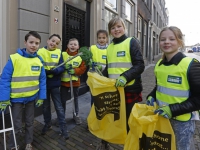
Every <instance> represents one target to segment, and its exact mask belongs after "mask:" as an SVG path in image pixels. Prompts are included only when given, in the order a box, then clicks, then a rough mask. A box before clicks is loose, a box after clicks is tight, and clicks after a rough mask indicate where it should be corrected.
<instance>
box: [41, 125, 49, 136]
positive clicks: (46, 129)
mask: <svg viewBox="0 0 200 150" xmlns="http://www.w3.org/2000/svg"><path fill="white" fill-rule="evenodd" d="M49 129H51V125H48V124H45V125H44V127H43V129H42V133H41V134H42V135H45V134H46V132H47V131H48V130H49Z"/></svg>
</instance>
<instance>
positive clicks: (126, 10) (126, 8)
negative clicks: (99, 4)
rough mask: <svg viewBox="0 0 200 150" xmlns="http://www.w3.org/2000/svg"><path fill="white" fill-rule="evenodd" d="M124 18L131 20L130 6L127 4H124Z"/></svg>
mask: <svg viewBox="0 0 200 150" xmlns="http://www.w3.org/2000/svg"><path fill="white" fill-rule="evenodd" d="M125 15H126V16H125V18H126V19H127V20H131V5H130V4H129V3H128V2H125Z"/></svg>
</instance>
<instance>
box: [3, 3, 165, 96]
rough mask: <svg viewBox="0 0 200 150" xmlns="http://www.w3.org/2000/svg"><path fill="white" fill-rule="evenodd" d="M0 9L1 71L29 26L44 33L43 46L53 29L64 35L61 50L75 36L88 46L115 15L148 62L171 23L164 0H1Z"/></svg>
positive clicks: (20, 43)
mask: <svg viewBox="0 0 200 150" xmlns="http://www.w3.org/2000/svg"><path fill="white" fill-rule="evenodd" d="M0 9H1V11H0V19H1V20H2V21H1V22H0V26H1V28H0V73H1V72H2V69H3V67H4V65H5V64H6V62H7V60H8V58H9V55H10V54H12V53H15V52H16V48H18V47H23V46H24V45H23V43H24V36H25V34H26V33H27V32H28V31H30V30H34V31H37V32H39V34H40V35H41V37H42V42H41V44H40V47H43V46H45V45H46V41H47V39H48V37H49V36H50V35H51V34H53V33H56V34H60V35H61V37H62V44H61V45H60V48H61V49H62V50H65V49H66V45H67V42H68V40H69V39H70V38H73V37H75V38H77V39H78V40H79V42H80V46H88V47H89V46H90V45H92V44H95V43H96V41H97V38H96V31H97V30H99V29H106V30H107V29H108V27H107V24H108V22H109V20H110V19H112V18H113V17H115V16H120V17H122V18H123V19H124V21H125V23H126V26H127V35H128V36H134V37H136V38H138V40H139V41H140V43H141V47H142V49H141V51H142V54H143V56H144V60H145V64H146V65H147V64H149V63H151V62H152V61H153V60H154V56H156V55H158V54H159V53H160V49H159V46H158V35H159V32H160V30H161V28H162V27H163V26H166V25H167V23H168V12H167V9H166V8H165V0H34V1H33V0H2V1H0ZM111 40H112V37H110V41H111ZM86 79H87V76H86V74H84V75H83V76H81V81H82V82H81V89H82V90H80V91H82V92H80V93H84V92H85V91H87V86H86V83H85V81H86Z"/></svg>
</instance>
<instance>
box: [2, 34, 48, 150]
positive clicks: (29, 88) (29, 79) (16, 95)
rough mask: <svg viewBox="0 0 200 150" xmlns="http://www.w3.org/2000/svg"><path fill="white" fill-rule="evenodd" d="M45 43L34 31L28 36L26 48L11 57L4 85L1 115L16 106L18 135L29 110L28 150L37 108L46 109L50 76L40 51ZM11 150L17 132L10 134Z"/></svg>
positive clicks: (4, 74) (3, 74) (14, 112)
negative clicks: (48, 78)
mask: <svg viewBox="0 0 200 150" xmlns="http://www.w3.org/2000/svg"><path fill="white" fill-rule="evenodd" d="M40 42H41V37H40V35H39V34H38V33H37V32H35V31H30V32H29V33H28V34H26V36H25V41H24V44H25V47H26V48H23V49H18V50H17V53H15V54H12V55H10V59H9V60H8V62H7V64H6V65H5V67H4V69H3V73H2V76H1V81H0V89H1V90H0V95H1V97H0V111H4V110H5V109H6V107H7V106H8V105H12V107H11V109H12V116H13V122H14V129H15V134H16V135H17V134H19V133H20V132H21V127H22V110H23V107H24V106H25V143H26V148H25V150H32V145H31V143H32V142H33V121H34V107H35V100H36V99H38V100H37V102H36V106H37V107H39V106H41V105H42V103H43V100H44V99H46V74H45V70H44V67H43V65H42V61H41V58H40V57H39V56H38V55H37V53H36V51H37V50H38V48H39V44H40ZM9 144H10V147H11V150H15V149H16V148H15V144H14V138H13V132H11V134H10V142H9Z"/></svg>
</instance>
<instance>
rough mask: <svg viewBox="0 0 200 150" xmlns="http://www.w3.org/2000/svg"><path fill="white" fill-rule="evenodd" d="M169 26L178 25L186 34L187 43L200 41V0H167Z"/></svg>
mask: <svg viewBox="0 0 200 150" xmlns="http://www.w3.org/2000/svg"><path fill="white" fill-rule="evenodd" d="M165 2H166V7H167V8H168V11H169V26H177V27H179V28H180V29H181V31H182V32H183V34H185V44H186V45H187V46H188V45H194V44H197V43H200V0H165Z"/></svg>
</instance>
